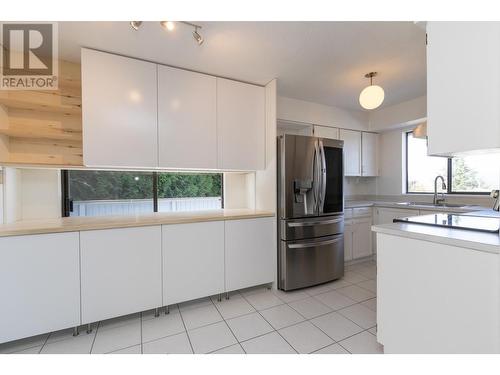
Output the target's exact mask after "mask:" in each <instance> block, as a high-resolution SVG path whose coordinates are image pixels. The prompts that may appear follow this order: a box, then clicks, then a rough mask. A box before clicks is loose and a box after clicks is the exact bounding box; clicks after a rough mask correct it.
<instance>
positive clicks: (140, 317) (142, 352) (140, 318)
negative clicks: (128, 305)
mask: <svg viewBox="0 0 500 375" xmlns="http://www.w3.org/2000/svg"><path fill="white" fill-rule="evenodd" d="M139 321H140V323H141V354H144V351H143V349H142V311H141V314H140V316H139Z"/></svg>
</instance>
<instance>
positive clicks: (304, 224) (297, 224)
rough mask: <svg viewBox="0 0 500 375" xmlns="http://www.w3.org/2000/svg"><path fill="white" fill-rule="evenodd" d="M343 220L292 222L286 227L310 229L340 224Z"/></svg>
mask: <svg viewBox="0 0 500 375" xmlns="http://www.w3.org/2000/svg"><path fill="white" fill-rule="evenodd" d="M343 220H344V218H343V217H341V218H339V219H333V220H322V221H302V222H292V223H288V224H287V225H288V226H289V227H292V228H293V227H312V226H316V225H328V224H337V223H341V222H342V221H343Z"/></svg>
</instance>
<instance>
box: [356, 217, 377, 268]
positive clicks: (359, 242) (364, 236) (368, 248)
mask: <svg viewBox="0 0 500 375" xmlns="http://www.w3.org/2000/svg"><path fill="white" fill-rule="evenodd" d="M352 222H353V224H352V227H353V235H352V257H353V259H358V258H363V257H367V256H369V255H372V253H373V250H372V231H371V226H372V219H371V217H367V218H361V219H353V221H352Z"/></svg>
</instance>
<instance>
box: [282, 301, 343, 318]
mask: <svg viewBox="0 0 500 375" xmlns="http://www.w3.org/2000/svg"><path fill="white" fill-rule="evenodd" d="M315 300H316V301H317V302H318V303H320V304H322V305H323V306H325V307H326V308H327V309H330V311H328V312H326V313H324V314H320V315H317V316H313V317H312V318H308V317H306V316H305V315H302V314H301V313H300V311H299V310H297V309H295V308H294V307H293V306H291V305H290V304H288V303H287V305H288V306H290V308H292V309H293V310H295V311H297V313H298V314H299V315H300V316H302V317H303V318H304V319H305V320H310V319H315V318H319V317H320V316H323V315H326V314H330V313H332V312H335V310H333V309H332V308H331V307H330V306H327V305H325V304H324V303H323V302H321V301H320V300H317V299H315ZM291 303H293V302H291Z"/></svg>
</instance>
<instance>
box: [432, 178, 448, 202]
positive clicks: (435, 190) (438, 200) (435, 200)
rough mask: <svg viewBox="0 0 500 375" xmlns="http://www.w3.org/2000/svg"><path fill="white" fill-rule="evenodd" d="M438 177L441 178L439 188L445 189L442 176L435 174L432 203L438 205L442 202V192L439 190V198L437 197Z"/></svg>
mask: <svg viewBox="0 0 500 375" xmlns="http://www.w3.org/2000/svg"><path fill="white" fill-rule="evenodd" d="M439 179H441V182H442V185H441V188H442V189H443V190H446V183H445V182H444V177H443V176H441V175H439V176H436V178H435V179H434V200H433V203H434V204H435V205H439V204H441V203H444V192H441V198H440V199H438V193H437V182H438V180H439Z"/></svg>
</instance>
